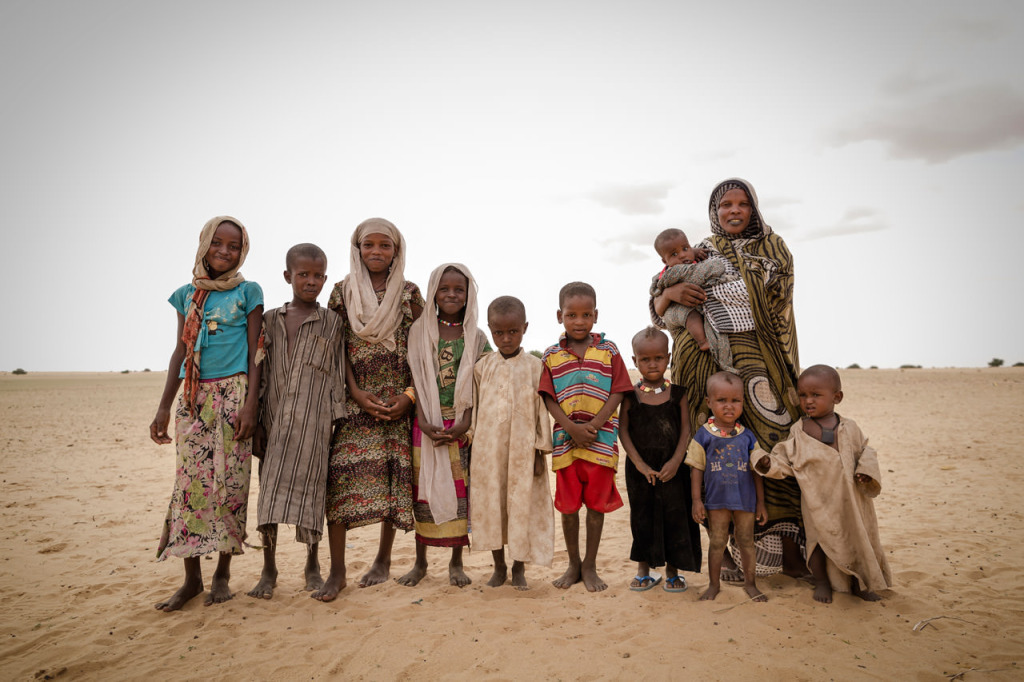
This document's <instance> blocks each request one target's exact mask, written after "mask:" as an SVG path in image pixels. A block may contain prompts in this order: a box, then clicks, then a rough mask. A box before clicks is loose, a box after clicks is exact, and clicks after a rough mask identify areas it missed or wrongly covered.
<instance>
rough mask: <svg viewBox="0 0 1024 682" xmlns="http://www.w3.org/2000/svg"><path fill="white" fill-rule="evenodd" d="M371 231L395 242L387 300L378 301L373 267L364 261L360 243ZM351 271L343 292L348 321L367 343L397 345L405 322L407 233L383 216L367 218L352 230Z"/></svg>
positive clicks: (386, 346) (386, 286)
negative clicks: (370, 268)
mask: <svg viewBox="0 0 1024 682" xmlns="http://www.w3.org/2000/svg"><path fill="white" fill-rule="evenodd" d="M370 234H383V235H385V236H387V237H389V238H390V239H391V241H393V242H394V243H395V258H394V260H393V261H392V262H391V268H390V269H389V271H388V279H387V283H386V285H385V290H384V300H382V301H380V303H378V302H377V294H376V293H374V290H373V283H372V282H371V281H370V271H369V270H368V269H367V268H366V264H365V263H363V258H362V255H361V254H360V252H359V245H360V243H362V241H363V239H364V238H366V236H367V235H370ZM350 253H351V256H350V258H349V273H348V274H347V275H345V281H344V284H343V285H342V293H343V294H344V297H345V310H346V312H347V313H348V321H349V324H350V325H352V331H353V332H354V333H355V335H356V336H358V337H359V338H361V339H363V340H364V341H367V342H368V343H381V344H384V347H385V348H387V349H388V350H389V351H393V350H395V349H396V348H397V345H396V344H395V330H396V329H398V326H399V325H400V324H401V323H402V291H403V290H404V289H405V237H403V236H402V233H401V232H399V231H398V228H397V227H395V226H394V225H393V224H391V223H390V222H389V221H387V220H384V219H383V218H370V219H369V220H364V221H363V222H361V223H360V224H359V226H358V227H356V231H355V232H353V233H352V248H351V251H350Z"/></svg>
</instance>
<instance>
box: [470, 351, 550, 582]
mask: <svg viewBox="0 0 1024 682" xmlns="http://www.w3.org/2000/svg"><path fill="white" fill-rule="evenodd" d="M542 371H543V363H541V361H540V360H539V359H538V358H536V357H534V356H533V355H530V354H529V353H527V352H526V351H523V350H520V351H519V354H518V355H516V356H515V357H513V358H509V359H506V358H504V357H503V356H502V355H501V353H498V352H495V353H489V354H488V355H485V356H484V357H482V358H480V360H479V361H477V363H476V367H475V368H474V371H473V379H474V383H475V388H476V404H475V405H474V407H473V425H472V434H473V436H472V437H473V458H472V463H471V464H470V475H471V477H472V478H471V480H472V485H470V488H469V518H470V526H471V528H472V533H473V549H480V550H496V549H502V547H503V546H504V545H506V544H507V545H508V553H509V555H510V557H509V558H510V559H511V560H512V561H523V562H526V563H531V564H539V565H541V566H550V565H551V559H552V556H553V554H554V551H555V514H554V507H553V506H552V503H551V488H550V487H549V484H548V474H547V468H546V467H545V470H544V473H543V474H542V475H541V476H535V475H534V470H533V467H534V459H535V456H536V455H535V453H536V451H537V450H540V451H542V452H545V453H549V452H551V422H550V420H549V417H548V411H547V409H546V408H545V407H544V399H543V398H541V397H540V394H539V393H538V392H537V387H538V385H539V383H540V376H541V372H542Z"/></svg>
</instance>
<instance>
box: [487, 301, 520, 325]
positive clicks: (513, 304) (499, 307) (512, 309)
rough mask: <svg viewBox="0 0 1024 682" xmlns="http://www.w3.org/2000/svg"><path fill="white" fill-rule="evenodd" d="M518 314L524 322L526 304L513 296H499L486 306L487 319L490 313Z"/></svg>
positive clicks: (489, 317)
mask: <svg viewBox="0 0 1024 682" xmlns="http://www.w3.org/2000/svg"><path fill="white" fill-rule="evenodd" d="M512 314H516V315H519V316H520V318H521V319H522V320H523V322H526V306H525V305H523V302H522V301H520V300H519V299H518V298H516V297H515V296H499V297H498V298H496V299H494V300H493V301H491V304H490V305H489V306H487V319H488V320H490V319H491V315H512Z"/></svg>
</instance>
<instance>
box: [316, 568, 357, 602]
mask: <svg viewBox="0 0 1024 682" xmlns="http://www.w3.org/2000/svg"><path fill="white" fill-rule="evenodd" d="M346 585H348V581H347V580H345V572H344V571H341V572H338V573H335V572H334V571H333V570H332V571H331V572H330V573H329V574H328V575H327V580H325V581H324V584H323V585H322V586H321V587H320V589H319V590H315V591H314V592H313V594H311V595H309V596H310V597H311V598H313V599H316V600H317V601H334V600H335V599H337V597H338V593H339V592H341V591H342V590H343V589H345V586H346Z"/></svg>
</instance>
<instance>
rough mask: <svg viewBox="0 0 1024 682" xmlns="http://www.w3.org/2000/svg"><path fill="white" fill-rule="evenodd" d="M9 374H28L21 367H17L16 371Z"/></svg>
mask: <svg viewBox="0 0 1024 682" xmlns="http://www.w3.org/2000/svg"><path fill="white" fill-rule="evenodd" d="M11 374H28V372H26V371H25V370H23V369H22V368H21V367H19V368H18V369H16V370H14V371H13V372H11Z"/></svg>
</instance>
